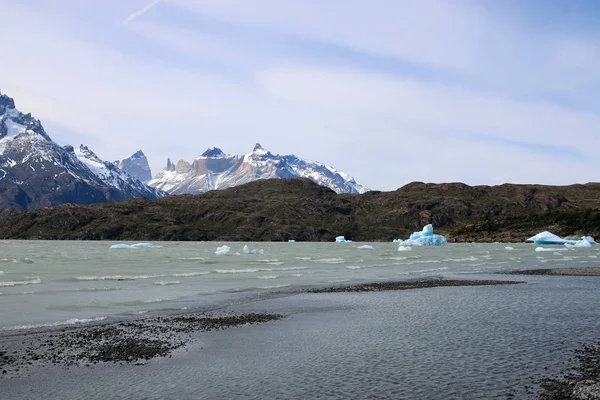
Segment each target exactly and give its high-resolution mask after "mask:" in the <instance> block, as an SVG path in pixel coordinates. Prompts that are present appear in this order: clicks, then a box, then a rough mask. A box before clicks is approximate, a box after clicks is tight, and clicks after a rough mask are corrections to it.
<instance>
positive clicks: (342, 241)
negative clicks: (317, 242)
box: [335, 236, 347, 243]
mask: <svg viewBox="0 0 600 400" xmlns="http://www.w3.org/2000/svg"><path fill="white" fill-rule="evenodd" d="M346 241H347V240H346V238H345V237H344V236H338V237H336V238H335V242H336V243H344V242H346Z"/></svg>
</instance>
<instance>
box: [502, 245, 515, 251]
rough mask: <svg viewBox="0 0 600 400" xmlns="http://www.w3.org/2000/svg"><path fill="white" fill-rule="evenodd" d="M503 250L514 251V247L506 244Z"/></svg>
mask: <svg viewBox="0 0 600 400" xmlns="http://www.w3.org/2000/svg"><path fill="white" fill-rule="evenodd" d="M504 250H508V251H514V250H515V248H514V247H511V246H506V247H505V248H504Z"/></svg>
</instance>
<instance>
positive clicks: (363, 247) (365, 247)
mask: <svg viewBox="0 0 600 400" xmlns="http://www.w3.org/2000/svg"><path fill="white" fill-rule="evenodd" d="M372 248H373V246H369V245H368V244H364V245H362V246H358V247H357V249H372Z"/></svg>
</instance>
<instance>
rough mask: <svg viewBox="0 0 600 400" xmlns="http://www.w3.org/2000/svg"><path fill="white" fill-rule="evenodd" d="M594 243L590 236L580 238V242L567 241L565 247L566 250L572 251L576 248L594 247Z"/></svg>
mask: <svg viewBox="0 0 600 400" xmlns="http://www.w3.org/2000/svg"><path fill="white" fill-rule="evenodd" d="M596 244H598V243H596V241H595V240H594V238H593V237H591V236H582V237H581V240H575V241H569V242H567V243H565V247H567V248H568V249H574V248H577V247H592V246H594V245H596Z"/></svg>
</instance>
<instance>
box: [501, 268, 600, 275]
mask: <svg viewBox="0 0 600 400" xmlns="http://www.w3.org/2000/svg"><path fill="white" fill-rule="evenodd" d="M507 273H508V274H511V275H554V276H600V267H579V268H547V269H528V270H520V271H511V272H507Z"/></svg>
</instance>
